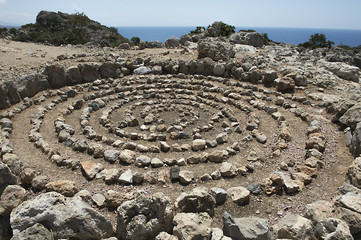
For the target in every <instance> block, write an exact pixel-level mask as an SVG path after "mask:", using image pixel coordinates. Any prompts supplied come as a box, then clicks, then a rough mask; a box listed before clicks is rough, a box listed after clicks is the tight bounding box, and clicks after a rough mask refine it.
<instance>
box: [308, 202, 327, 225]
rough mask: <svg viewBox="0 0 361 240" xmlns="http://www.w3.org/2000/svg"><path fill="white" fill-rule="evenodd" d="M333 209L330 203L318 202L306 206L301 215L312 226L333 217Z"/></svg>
mask: <svg viewBox="0 0 361 240" xmlns="http://www.w3.org/2000/svg"><path fill="white" fill-rule="evenodd" d="M333 212H334V208H333V204H332V203H331V202H328V201H325V200H319V201H316V202H313V203H310V204H307V205H306V206H305V208H304V209H303V212H302V215H303V216H304V217H305V218H308V219H310V220H311V221H312V222H313V223H314V224H316V223H318V222H321V221H322V220H323V219H326V218H329V217H331V216H332V215H333Z"/></svg>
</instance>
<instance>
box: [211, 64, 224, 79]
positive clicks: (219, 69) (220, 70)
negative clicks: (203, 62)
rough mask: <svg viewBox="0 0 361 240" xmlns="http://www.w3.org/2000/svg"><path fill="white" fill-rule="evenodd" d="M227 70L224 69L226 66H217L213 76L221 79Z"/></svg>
mask: <svg viewBox="0 0 361 240" xmlns="http://www.w3.org/2000/svg"><path fill="white" fill-rule="evenodd" d="M225 71H226V68H225V67H224V64H219V63H218V64H216V65H215V66H214V68H213V74H214V75H215V76H217V77H221V76H223V74H224V73H225Z"/></svg>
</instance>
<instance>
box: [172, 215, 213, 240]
mask: <svg viewBox="0 0 361 240" xmlns="http://www.w3.org/2000/svg"><path fill="white" fill-rule="evenodd" d="M173 222H174V225H175V226H174V229H173V233H174V235H175V236H177V237H178V239H189V240H196V239H205V240H206V239H211V233H212V228H211V225H212V218H211V217H210V216H209V215H208V214H207V213H204V212H203V213H198V214H197V213H178V214H177V215H175V216H174V219H173Z"/></svg>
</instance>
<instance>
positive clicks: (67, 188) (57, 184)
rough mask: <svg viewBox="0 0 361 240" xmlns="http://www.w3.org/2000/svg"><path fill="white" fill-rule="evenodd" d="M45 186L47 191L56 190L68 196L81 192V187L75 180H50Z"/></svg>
mask: <svg viewBox="0 0 361 240" xmlns="http://www.w3.org/2000/svg"><path fill="white" fill-rule="evenodd" d="M45 188H46V191H47V192H51V191H54V192H57V193H60V194H62V195H64V196H66V197H72V196H74V195H75V194H76V193H77V192H79V189H78V188H77V187H76V186H75V182H73V181H69V180H59V181H54V182H49V183H48V184H46V185H45Z"/></svg>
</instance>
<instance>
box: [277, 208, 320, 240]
mask: <svg viewBox="0 0 361 240" xmlns="http://www.w3.org/2000/svg"><path fill="white" fill-rule="evenodd" d="M273 233H274V238H279V239H282V238H285V239H314V232H313V227H312V222H311V220H308V219H307V218H304V217H302V216H300V215H298V214H294V213H288V214H287V215H286V216H285V217H283V218H282V219H281V220H280V221H279V222H278V223H277V224H275V225H273Z"/></svg>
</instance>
